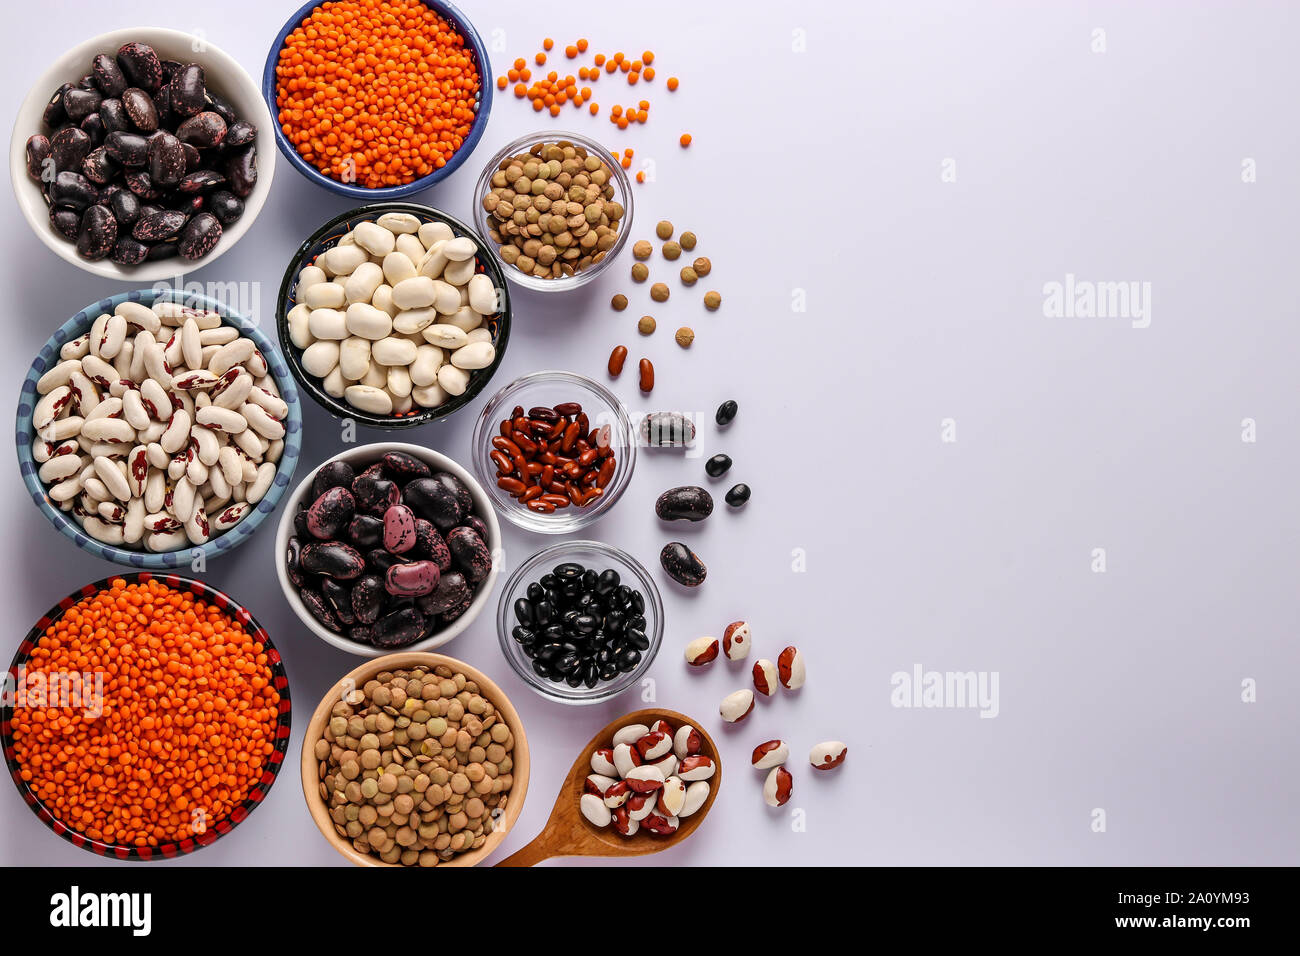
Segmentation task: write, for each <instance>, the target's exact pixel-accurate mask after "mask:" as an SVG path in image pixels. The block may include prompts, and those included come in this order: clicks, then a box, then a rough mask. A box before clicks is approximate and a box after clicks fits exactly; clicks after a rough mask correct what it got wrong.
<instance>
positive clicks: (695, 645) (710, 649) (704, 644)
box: [677, 637, 718, 757]
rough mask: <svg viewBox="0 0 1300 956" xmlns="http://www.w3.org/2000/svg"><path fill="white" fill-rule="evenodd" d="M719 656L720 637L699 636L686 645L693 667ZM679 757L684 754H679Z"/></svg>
mask: <svg viewBox="0 0 1300 956" xmlns="http://www.w3.org/2000/svg"><path fill="white" fill-rule="evenodd" d="M717 658H718V639H717V638H716V637H697V638H696V639H695V640H693V641H691V642H690V643H689V644H687V645H686V663H688V664H690V665H691V666H692V667H703V666H704V665H705V664H708V663H709V662H711V661H715V660H717ZM677 756H678V757H681V756H683V754H678V755H677Z"/></svg>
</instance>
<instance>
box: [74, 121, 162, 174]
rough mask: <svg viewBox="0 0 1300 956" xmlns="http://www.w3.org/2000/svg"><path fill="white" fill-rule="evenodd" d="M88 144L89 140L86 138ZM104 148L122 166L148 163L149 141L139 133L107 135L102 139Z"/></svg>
mask: <svg viewBox="0 0 1300 956" xmlns="http://www.w3.org/2000/svg"><path fill="white" fill-rule="evenodd" d="M86 141H87V143H89V141H90V138H89V137H87V138H86ZM104 148H105V149H107V150H108V155H110V156H112V157H113V158H114V159H116V160H117V161H118V162H119V163H121V164H122V165H123V166H129V167H133V168H136V167H140V166H144V165H145V164H146V163H148V162H149V141H148V140H147V139H145V138H144V137H143V136H141V135H140V134H139V133H129V132H126V131H123V130H118V131H116V132H112V133H109V134H108V135H107V136H105V137H104Z"/></svg>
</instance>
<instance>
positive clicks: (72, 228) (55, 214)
mask: <svg viewBox="0 0 1300 956" xmlns="http://www.w3.org/2000/svg"><path fill="white" fill-rule="evenodd" d="M50 225H51V226H53V227H54V231H55V232H57V233H58V234H59V235H61V236H62V237H63V238H64V239H70V240H71V241H73V242H76V241H77V235H78V234H79V233H80V232H81V213H79V212H77V210H75V209H61V208H59V207H58V206H51V207H50Z"/></svg>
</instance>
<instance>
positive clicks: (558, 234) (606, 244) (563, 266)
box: [482, 140, 624, 279]
mask: <svg viewBox="0 0 1300 956" xmlns="http://www.w3.org/2000/svg"><path fill="white" fill-rule="evenodd" d="M482 202H483V208H484V209H485V210H486V211H487V212H488V215H489V219H488V223H489V226H488V235H489V236H490V237H491V238H492V240H493V241H494V242H496V243H497V244H498V246H499V247H500V251H501V258H502V259H503V260H504V261H505V262H507V263H508V264H510V265H512V266H514V267H515V268H517V269H518V270H519V271H521V272H523V273H525V274H528V275H532V276H537V277H538V278H542V279H559V278H563V277H565V276H572V275H574V274H576V273H578V272H581V271H582V270H584V269H587V268H589V267H591V266H593V265H595V264H596V263H598V262H600V261H601V260H603V259H604V258H605V255H606V254H607V253H608V252H609V250H610V249H612V248H613V247H614V245H615V243H616V242H617V241H618V230H619V225H620V221H621V220H622V218H623V213H624V209H623V205H622V203H619V202H618V201H617V200H616V199H615V191H614V182H613V172H612V170H611V168H610V166H609V163H608V162H606V160H605V159H604V158H603V157H601V156H598V155H596V154H594V153H588V152H587V150H586V149H584V148H583V147H581V146H578V145H576V144H575V143H571V142H569V141H568V140H560V141H559V142H555V143H545V142H541V143H534V144H533V145H532V146H531V147H529V149H528V152H526V153H519V154H518V155H516V156H511V157H508V158H506V159H503V160H502V161H501V163H500V165H499V166H498V167H497V171H496V172H495V173H493V175H492V179H491V185H490V189H489V191H488V193H487V195H486V196H484V197H483V199H482Z"/></svg>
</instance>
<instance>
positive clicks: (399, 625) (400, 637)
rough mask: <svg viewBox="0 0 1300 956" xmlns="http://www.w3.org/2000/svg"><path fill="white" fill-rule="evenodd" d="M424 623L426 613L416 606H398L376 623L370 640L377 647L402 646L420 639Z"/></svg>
mask: <svg viewBox="0 0 1300 956" xmlns="http://www.w3.org/2000/svg"><path fill="white" fill-rule="evenodd" d="M424 625H425V620H424V615H423V614H421V613H420V612H419V611H418V610H417V609H416V608H414V607H403V608H398V609H397V610H396V611H393V612H392V613H391V614H386V615H385V616H383V617H381V618H380V619H379V620H378V621H376V622H375V623H374V626H373V627H372V628H371V632H370V642H371V643H372V644H374V645H375V646H376V647H402V646H403V645H405V644H410V643H412V642H414V641H417V640H419V638H420V635H421V634H423V633H424Z"/></svg>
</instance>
